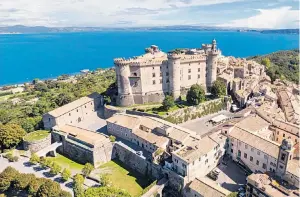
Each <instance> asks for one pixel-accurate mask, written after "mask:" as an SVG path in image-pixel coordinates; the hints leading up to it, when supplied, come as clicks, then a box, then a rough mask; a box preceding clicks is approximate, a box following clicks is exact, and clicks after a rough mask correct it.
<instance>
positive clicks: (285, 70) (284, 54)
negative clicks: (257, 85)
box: [247, 49, 299, 83]
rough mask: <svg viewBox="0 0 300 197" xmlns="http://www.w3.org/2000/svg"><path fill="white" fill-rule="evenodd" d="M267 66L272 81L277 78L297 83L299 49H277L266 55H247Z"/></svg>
mask: <svg viewBox="0 0 300 197" xmlns="http://www.w3.org/2000/svg"><path fill="white" fill-rule="evenodd" d="M247 59H253V60H255V61H257V62H258V63H261V64H264V65H265V66H266V67H267V74H268V75H269V76H270V77H271V79H272V81H274V80H275V79H277V78H281V79H284V78H285V79H287V80H289V81H292V82H295V83H299V49H294V50H288V51H278V52H274V53H271V54H267V55H262V56H254V57H249V58H247Z"/></svg>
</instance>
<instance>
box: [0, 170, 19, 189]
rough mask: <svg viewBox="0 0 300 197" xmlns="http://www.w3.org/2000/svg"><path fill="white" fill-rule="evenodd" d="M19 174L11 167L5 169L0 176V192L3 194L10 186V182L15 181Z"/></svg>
mask: <svg viewBox="0 0 300 197" xmlns="http://www.w3.org/2000/svg"><path fill="white" fill-rule="evenodd" d="M18 175H19V172H18V171H17V170H16V169H14V168H13V167H10V166H9V167H7V168H5V169H4V170H3V172H2V173H1V174H0V192H5V191H6V190H8V188H9V187H10V185H11V182H12V181H13V180H15V179H16V177H17V176H18Z"/></svg>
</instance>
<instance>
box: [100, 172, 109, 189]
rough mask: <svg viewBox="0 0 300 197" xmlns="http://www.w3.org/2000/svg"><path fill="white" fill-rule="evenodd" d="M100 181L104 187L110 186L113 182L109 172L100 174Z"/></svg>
mask: <svg viewBox="0 0 300 197" xmlns="http://www.w3.org/2000/svg"><path fill="white" fill-rule="evenodd" d="M100 183H101V186H103V187H106V186H109V185H110V184H111V181H110V179H109V177H108V175H107V174H101V175H100Z"/></svg>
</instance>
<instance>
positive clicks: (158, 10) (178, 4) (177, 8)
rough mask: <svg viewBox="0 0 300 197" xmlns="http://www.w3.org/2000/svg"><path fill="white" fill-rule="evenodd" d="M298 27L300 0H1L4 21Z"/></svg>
mask: <svg viewBox="0 0 300 197" xmlns="http://www.w3.org/2000/svg"><path fill="white" fill-rule="evenodd" d="M10 25H26V26H49V27H70V26H77V27H87V26H89V27H143V26H166V25H170V26H171V25H201V26H219V27H247V28H272V29H280V28H298V27H299V0H0V26H10Z"/></svg>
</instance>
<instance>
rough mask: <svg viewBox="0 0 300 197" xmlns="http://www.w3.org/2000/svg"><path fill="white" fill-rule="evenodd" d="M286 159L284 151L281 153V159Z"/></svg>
mask: <svg viewBox="0 0 300 197" xmlns="http://www.w3.org/2000/svg"><path fill="white" fill-rule="evenodd" d="M284 160H285V154H284V153H282V154H281V161H284Z"/></svg>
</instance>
